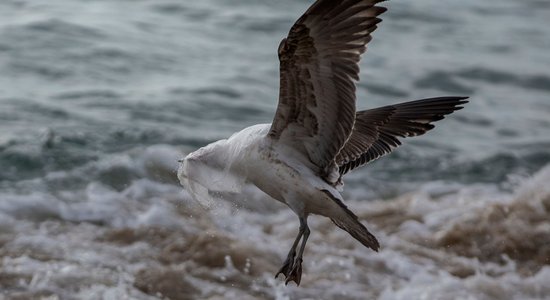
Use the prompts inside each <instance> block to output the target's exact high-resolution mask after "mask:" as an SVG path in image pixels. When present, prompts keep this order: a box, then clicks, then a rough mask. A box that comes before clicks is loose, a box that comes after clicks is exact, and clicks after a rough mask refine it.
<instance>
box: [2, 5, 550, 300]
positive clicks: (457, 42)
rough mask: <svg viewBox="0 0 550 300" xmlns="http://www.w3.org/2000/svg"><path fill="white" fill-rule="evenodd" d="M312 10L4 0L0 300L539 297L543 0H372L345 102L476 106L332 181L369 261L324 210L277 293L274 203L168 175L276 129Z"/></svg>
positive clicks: (544, 120) (547, 41)
mask: <svg viewBox="0 0 550 300" xmlns="http://www.w3.org/2000/svg"><path fill="white" fill-rule="evenodd" d="M311 3H312V1H306V0H278V1H257V0H254V1H253V0H236V1H223V0H203V1H174V0H159V1H152V0H151V1H146V0H137V1H125V0H115V1H84V0H77V1H69V0H56V1H24V0H5V1H2V2H0V258H1V260H0V299H2V297H5V298H6V299H12V298H13V299H16V298H17V297H19V298H17V299H31V298H32V299H36V298H40V297H53V298H52V299H54V298H55V297H57V298H59V299H124V298H127V299H159V298H162V297H167V298H170V299H223V298H227V297H229V296H232V297H233V296H234V297H241V299H303V298H311V299H319V298H323V297H325V298H326V299H332V298H338V299H367V298H381V299H420V298H422V297H427V298H426V299H458V298H462V299H548V297H550V290H549V288H548V286H547V283H548V282H549V281H550V266H548V265H550V221H549V219H550V190H549V188H548V186H549V184H548V182H550V72H549V70H550V55H548V49H550V31H548V30H547V28H548V27H549V26H550V2H548V1H543V0H524V1H515V0H500V1H473V0H464V1H449V0H443V1H442V0H438V1H436V0H417V1H414V2H411V1H400V0H395V1H390V2H387V3H385V4H384V6H386V7H388V8H389V10H388V12H387V13H386V14H384V15H383V20H384V21H383V22H382V23H381V24H380V25H379V29H378V30H377V31H376V32H375V33H374V39H373V41H372V42H371V43H370V44H369V47H368V50H367V53H366V55H365V56H364V57H363V60H362V63H361V67H362V69H361V82H360V83H359V84H358V108H360V109H365V108H373V107H376V106H381V105H387V104H391V103H397V102H401V101H408V100H414V99H419V98H426V97H433V96H446V95H458V96H470V97H471V102H470V103H469V104H468V105H466V107H465V109H463V110H461V111H459V112H457V113H455V114H453V115H451V116H450V117H448V118H446V119H445V120H443V121H440V122H439V123H437V126H436V129H435V130H433V131H431V132H430V133H428V134H427V135H426V136H423V137H419V138H415V139H411V140H405V143H404V144H405V145H404V146H403V147H401V148H399V149H398V150H397V151H395V152H394V153H393V154H392V155H390V156H387V157H385V158H383V159H381V160H379V161H376V162H374V163H372V164H371V165H369V166H368V167H366V168H362V169H360V170H358V171H356V172H354V173H353V174H352V175H350V176H348V177H347V178H346V192H345V196H346V198H347V199H349V200H350V201H349V205H350V207H351V208H352V209H353V210H355V211H357V212H358V215H359V216H360V217H361V219H362V220H363V221H364V222H365V223H366V224H369V225H370V226H371V227H372V228H373V231H374V232H376V233H378V236H379V237H380V239H381V242H382V245H383V250H382V251H381V253H380V254H375V253H371V252H368V251H367V250H366V249H363V248H362V246H361V245H360V244H359V243H357V242H355V241H354V240H353V239H352V238H351V237H349V236H347V234H346V233H345V232H342V231H339V230H337V229H332V227H331V224H330V223H329V222H327V221H326V220H322V219H320V218H319V219H318V220H316V221H313V225H312V227H314V228H315V229H314V233H313V234H312V238H311V241H310V243H309V245H308V250H307V251H306V260H307V261H305V265H304V268H305V270H304V272H305V274H304V278H303V287H300V288H295V287H286V288H285V287H284V286H283V285H282V283H281V282H280V281H276V280H273V279H272V275H273V274H272V273H274V272H275V271H276V270H277V269H278V267H279V264H280V263H281V262H282V259H283V257H284V255H285V254H286V251H287V247H288V246H290V243H291V240H292V239H293V236H294V234H295V231H296V230H297V219H296V218H295V216H294V215H292V213H291V212H290V211H287V210H285V209H284V208H281V207H280V206H278V205H277V204H271V203H270V201H268V200H266V199H265V197H263V196H262V195H261V194H258V193H255V192H251V193H250V194H249V195H247V196H243V199H245V200H244V201H242V202H244V204H243V203H241V204H240V205H239V206H235V205H234V204H232V203H227V204H223V205H226V206H223V205H222V206H221V207H220V208H219V210H218V211H216V212H206V211H204V210H202V209H201V208H200V207H198V206H196V203H193V202H192V200H190V199H189V196H188V195H187V194H186V192H185V191H183V190H182V189H181V188H180V187H179V186H178V185H177V180H176V178H175V169H176V168H177V166H178V164H177V159H178V158H180V157H182V156H184V155H185V154H186V153H188V152H190V151H192V150H194V149H196V148H198V147H201V146H204V145H206V144H208V143H210V142H212V141H215V140H218V139H221V138H225V137H228V136H229V135H230V134H231V133H233V132H235V131H238V130H240V129H242V128H244V127H247V126H250V125H252V124H257V123H268V122H271V119H272V117H273V114H274V111H275V108H276V103H277V98H278V83H279V78H278V76H279V74H278V59H277V54H276V49H277V46H278V44H279V42H280V40H281V39H282V38H283V37H285V36H286V33H287V32H288V29H289V28H290V26H291V25H292V23H293V22H294V21H295V20H296V19H297V18H298V17H299V15H301V13H302V12H303V11H305V9H306V8H307V7H308V5H310V4H311ZM235 216H238V218H235ZM484 224H485V225H484ZM473 225H476V226H473ZM469 226H471V227H469ZM315 230H317V232H316V231H315ZM318 232H320V233H318ZM287 244H288V245H287ZM308 259H309V260H308ZM545 282H546V284H544V283H545ZM335 287H338V288H337V289H336V288H335ZM48 299H50V298H48Z"/></svg>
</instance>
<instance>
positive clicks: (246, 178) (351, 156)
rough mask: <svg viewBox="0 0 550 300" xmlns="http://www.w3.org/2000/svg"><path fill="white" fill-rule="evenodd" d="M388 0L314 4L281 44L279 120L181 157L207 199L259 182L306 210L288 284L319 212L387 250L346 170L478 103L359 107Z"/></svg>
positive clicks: (190, 185)
mask: <svg viewBox="0 0 550 300" xmlns="http://www.w3.org/2000/svg"><path fill="white" fill-rule="evenodd" d="M379 2H381V1H380V0H341V1H336V0H317V1H316V2H315V3H313V5H311V7H310V8H309V9H308V10H307V11H306V12H305V13H304V14H303V15H302V16H301V17H300V18H299V19H298V20H297V21H296V23H295V24H294V25H293V26H292V28H291V29H290V32H289V33H288V36H287V37H286V38H284V39H283V40H282V41H281V43H280V45H279V49H278V54H279V61H280V91H279V104H278V106H277V111H276V113H275V117H274V119H273V122H272V123H271V124H260V125H254V126H251V127H248V128H246V129H244V130H242V131H240V132H238V133H235V134H233V135H232V136H231V137H229V138H228V139H224V140H220V141H217V142H215V143H212V144H210V145H207V146H205V147H203V148H201V149H199V150H197V151H195V152H193V153H191V154H189V155H188V156H186V157H185V158H184V159H183V160H181V164H180V167H179V170H178V178H179V179H180V182H181V184H182V185H183V186H184V188H185V189H187V190H188V191H189V193H190V194H191V195H192V197H193V198H195V199H197V201H200V202H201V203H212V202H205V201H215V199H214V198H215V195H220V193H223V192H233V193H235V192H236V193H238V192H239V191H240V189H241V187H242V186H243V185H244V184H251V185H254V186H256V187H257V188H259V189H260V190H262V191H263V192H265V193H266V194H267V195H269V196H270V197H271V198H273V199H275V200H278V201H280V202H282V203H284V204H286V205H287V206H288V207H289V208H290V209H291V210H292V211H293V212H294V213H295V214H296V215H298V218H299V224H300V227H299V231H298V235H297V237H296V239H295V240H294V243H293V244H292V246H291V248H290V251H289V253H288V255H287V257H286V260H285V261H284V263H283V265H282V267H281V269H280V270H279V271H278V272H277V274H276V275H275V276H276V277H277V276H278V275H279V274H283V275H284V276H285V283H286V284H288V283H289V282H291V281H294V282H295V283H296V284H297V285H299V284H300V280H301V276H302V259H303V254H304V249H305V246H306V242H307V240H308V237H309V234H310V230H309V227H308V224H307V219H308V216H309V215H311V214H314V215H321V216H325V217H327V218H330V219H331V220H332V222H333V223H334V224H335V225H336V226H338V227H340V228H341V229H343V230H345V231H347V232H348V233H349V234H350V235H351V236H352V237H354V238H355V239H356V240H358V241H359V242H360V243H361V244H363V245H364V246H366V247H368V248H371V249H372V250H374V251H378V249H379V247H380V246H379V243H378V241H377V239H376V237H374V235H372V234H371V233H370V232H369V231H368V230H367V228H366V227H365V226H364V225H363V224H361V222H360V221H359V219H358V217H357V216H356V215H355V214H354V213H353V212H352V211H351V210H350V209H349V208H348V207H347V206H346V205H345V204H344V201H343V198H342V196H341V194H340V191H341V190H342V187H343V181H342V177H343V176H344V175H345V174H346V173H348V172H350V171H352V170H354V169H356V168H358V167H360V166H363V165H365V164H367V163H369V162H371V161H373V160H375V159H377V158H379V157H381V156H383V155H386V154H388V153H390V152H392V151H393V150H394V149H395V148H396V147H398V146H399V145H401V142H400V141H399V138H405V137H411V136H418V135H422V134H424V133H426V132H427V131H429V130H430V129H432V128H434V125H433V124H432V123H433V122H435V121H438V120H441V119H443V118H444V116H445V115H448V114H450V113H452V112H454V111H455V110H458V109H461V108H462V106H461V105H463V104H465V103H467V102H468V101H466V100H465V99H467V98H466V97H439V98H430V99H422V100H416V101H410V102H405V103H399V104H394V105H389V106H384V107H379V108H375V109H369V110H361V111H357V110H356V107H355V105H356V96H355V89H356V87H355V82H356V81H358V80H359V65H358V63H359V60H360V58H361V54H363V53H364V52H365V50H366V47H367V44H368V43H369V42H370V40H371V33H372V32H373V31H374V30H376V28H377V24H378V23H379V22H380V21H381V19H380V18H379V16H380V14H382V13H383V12H385V11H386V8H384V7H381V6H378V3H379ZM207 199H209V200H207ZM300 241H301V243H300ZM299 244H300V245H299ZM298 245H299V248H298Z"/></svg>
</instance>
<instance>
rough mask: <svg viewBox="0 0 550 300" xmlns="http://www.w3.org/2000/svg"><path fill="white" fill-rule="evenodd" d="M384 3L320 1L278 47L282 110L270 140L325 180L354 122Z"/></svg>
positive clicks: (356, 0)
mask: <svg viewBox="0 0 550 300" xmlns="http://www.w3.org/2000/svg"><path fill="white" fill-rule="evenodd" d="M378 2H381V1H380V0H343V1H335V0H318V1H316V2H315V3H314V4H313V5H312V6H311V7H310V8H309V9H308V10H307V11H306V12H305V13H304V15H303V16H302V17H300V19H298V21H296V23H295V24H294V26H292V28H291V29H290V32H289V34H288V37H287V38H286V39H283V41H282V42H281V44H280V46H279V60H280V80H281V82H280V93H279V105H278V107H277V112H276V114H275V118H274V120H273V124H272V126H271V129H270V132H269V136H270V137H272V138H274V139H277V140H279V142H282V143H286V144H288V145H290V146H292V147H294V148H295V149H297V150H299V151H301V152H303V153H304V154H306V156H307V157H309V160H310V161H311V162H312V163H313V165H315V166H316V167H318V168H319V170H318V171H319V172H321V173H322V174H321V175H322V176H325V175H326V173H327V172H328V170H329V169H330V168H335V166H336V165H335V161H334V159H335V157H336V155H337V154H338V152H340V150H341V149H342V147H343V146H344V144H345V142H346V141H347V140H348V138H349V137H350V134H351V132H352V129H353V124H354V122H355V82H354V81H356V80H358V79H359V76H358V74H359V66H358V62H359V59H360V55H361V54H362V53H364V52H365V50H366V44H367V43H368V42H369V41H370V40H371V36H370V34H371V32H373V31H374V30H375V29H376V24H378V23H379V22H380V21H381V20H380V19H378V18H377V16H378V15H380V14H381V13H383V12H384V11H385V10H386V9H385V8H383V7H377V6H375V5H376V4H377V3H378Z"/></svg>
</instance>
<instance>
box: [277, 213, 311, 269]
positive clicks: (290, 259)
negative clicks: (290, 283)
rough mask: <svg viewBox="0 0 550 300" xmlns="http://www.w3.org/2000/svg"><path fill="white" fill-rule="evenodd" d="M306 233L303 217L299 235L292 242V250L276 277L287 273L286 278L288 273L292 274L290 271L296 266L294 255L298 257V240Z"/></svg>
mask: <svg viewBox="0 0 550 300" xmlns="http://www.w3.org/2000/svg"><path fill="white" fill-rule="evenodd" d="M303 235H304V228H303V227H302V219H301V218H300V231H298V236H297V237H296V239H295V240H294V243H293V244H292V247H291V248H290V251H289V252H288V255H287V256H286V259H285V262H284V263H283V266H282V267H281V269H280V270H279V272H277V274H275V278H277V276H279V274H283V275H285V278H288V275H289V274H290V271H291V270H292V267H293V266H294V257H296V247H297V246H298V242H299V241H300V239H301V238H302V236H303Z"/></svg>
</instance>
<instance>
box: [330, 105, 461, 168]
mask: <svg viewBox="0 0 550 300" xmlns="http://www.w3.org/2000/svg"><path fill="white" fill-rule="evenodd" d="M465 99H467V98H466V97H439V98H430V99H423V100H416V101H411V102H405V103H400V104H394V105H389V106H384V107H379V108H375V109H369V110H364V111H359V112H357V115H356V120H355V126H354V128H353V132H352V134H351V137H350V139H349V140H348V142H347V143H346V145H345V146H344V148H343V149H342V151H340V152H339V153H338V156H337V157H336V163H337V164H338V166H339V169H340V174H341V175H344V174H345V173H347V172H349V171H351V170H353V169H355V168H357V167H360V166H362V165H365V164H367V163H368V162H370V161H373V160H375V159H377V158H379V157H381V156H384V155H386V154H388V153H390V152H392V151H393V149H395V148H397V147H398V146H399V145H401V142H400V141H399V139H398V138H400V137H401V138H405V137H410V136H417V135H422V134H424V133H426V132H427V131H428V130H431V129H432V128H434V125H433V124H431V123H432V122H435V121H439V120H441V119H443V118H444V117H445V115H448V114H450V113H452V112H454V111H455V110H459V109H462V106H460V105H462V104H465V103H467V102H468V101H466V100H465Z"/></svg>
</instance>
